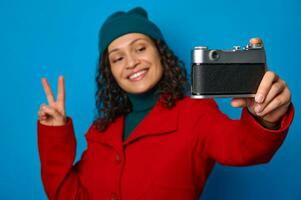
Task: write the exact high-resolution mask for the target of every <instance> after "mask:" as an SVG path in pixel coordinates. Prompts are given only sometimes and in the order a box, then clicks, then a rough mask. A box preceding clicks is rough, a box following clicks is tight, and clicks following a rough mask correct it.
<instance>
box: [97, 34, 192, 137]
mask: <svg viewBox="0 0 301 200" xmlns="http://www.w3.org/2000/svg"><path fill="white" fill-rule="evenodd" d="M152 40H153V42H154V43H155V45H156V47H157V49H158V52H159V55H160V58H161V64H162V67H163V75H162V78H161V79H160V81H159V82H158V83H157V85H156V87H157V88H158V89H157V93H156V95H160V96H159V97H160V103H162V104H163V106H164V107H166V108H171V107H173V106H174V105H175V104H176V101H177V100H179V99H182V98H184V96H185V95H186V94H187V92H188V89H189V83H188V80H187V72H186V69H185V65H184V63H183V62H182V61H181V60H179V59H178V57H177V56H176V55H175V54H174V53H173V51H172V50H171V49H170V48H169V47H168V46H167V44H166V43H165V42H164V41H163V40H154V39H152ZM96 84H97V91H96V93H95V98H96V109H97V114H96V116H95V120H94V125H95V126H96V129H97V130H98V131H99V132H103V131H105V130H106V128H107V127H108V126H109V124H110V123H111V122H113V121H114V120H115V119H116V118H117V117H118V116H120V115H126V114H127V113H129V112H131V110H132V105H131V103H130V101H129V99H128V97H127V94H126V92H125V91H123V90H122V89H121V88H120V86H119V85H118V84H117V82H116V81H115V79H114V77H113V75H112V72H111V68H110V63H109V58H108V51H107V49H106V50H105V51H104V53H103V54H102V56H100V57H99V61H98V65H97V72H96Z"/></svg>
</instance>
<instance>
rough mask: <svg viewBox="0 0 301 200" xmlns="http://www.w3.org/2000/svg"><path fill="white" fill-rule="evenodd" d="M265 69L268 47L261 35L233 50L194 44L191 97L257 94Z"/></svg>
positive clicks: (249, 95) (247, 95) (250, 95)
mask: <svg viewBox="0 0 301 200" xmlns="http://www.w3.org/2000/svg"><path fill="white" fill-rule="evenodd" d="M266 70H267V66H266V56H265V50H264V47H263V43H262V41H261V40H260V39H259V38H253V39H251V40H250V43H249V44H248V45H247V46H246V47H244V48H241V47H240V46H234V47H233V49H232V50H215V49H208V47H205V46H198V47H194V49H193V50H192V65H191V81H192V86H191V98H216V97H254V96H255V94H256V92H257V88H258V86H259V84H260V82H261V80H262V77H263V75H264V74H265V72H266Z"/></svg>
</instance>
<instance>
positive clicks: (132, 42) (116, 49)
mask: <svg viewBox="0 0 301 200" xmlns="http://www.w3.org/2000/svg"><path fill="white" fill-rule="evenodd" d="M138 40H146V39H144V38H137V39H135V40H133V41H131V42H130V44H129V45H132V44H134V43H135V42H137V41H138ZM118 50H119V49H118V48H115V49H113V50H111V51H110V52H109V53H108V55H110V54H111V53H112V52H114V51H118Z"/></svg>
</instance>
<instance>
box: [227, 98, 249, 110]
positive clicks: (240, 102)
mask: <svg viewBox="0 0 301 200" xmlns="http://www.w3.org/2000/svg"><path fill="white" fill-rule="evenodd" d="M231 106H232V107H235V108H239V107H246V106H247V100H246V99H243V98H233V99H232V100H231Z"/></svg>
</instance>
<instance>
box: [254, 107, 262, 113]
mask: <svg viewBox="0 0 301 200" xmlns="http://www.w3.org/2000/svg"><path fill="white" fill-rule="evenodd" d="M260 111H261V106H260V105H257V106H256V107H255V112H256V113H259V112H260Z"/></svg>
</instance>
